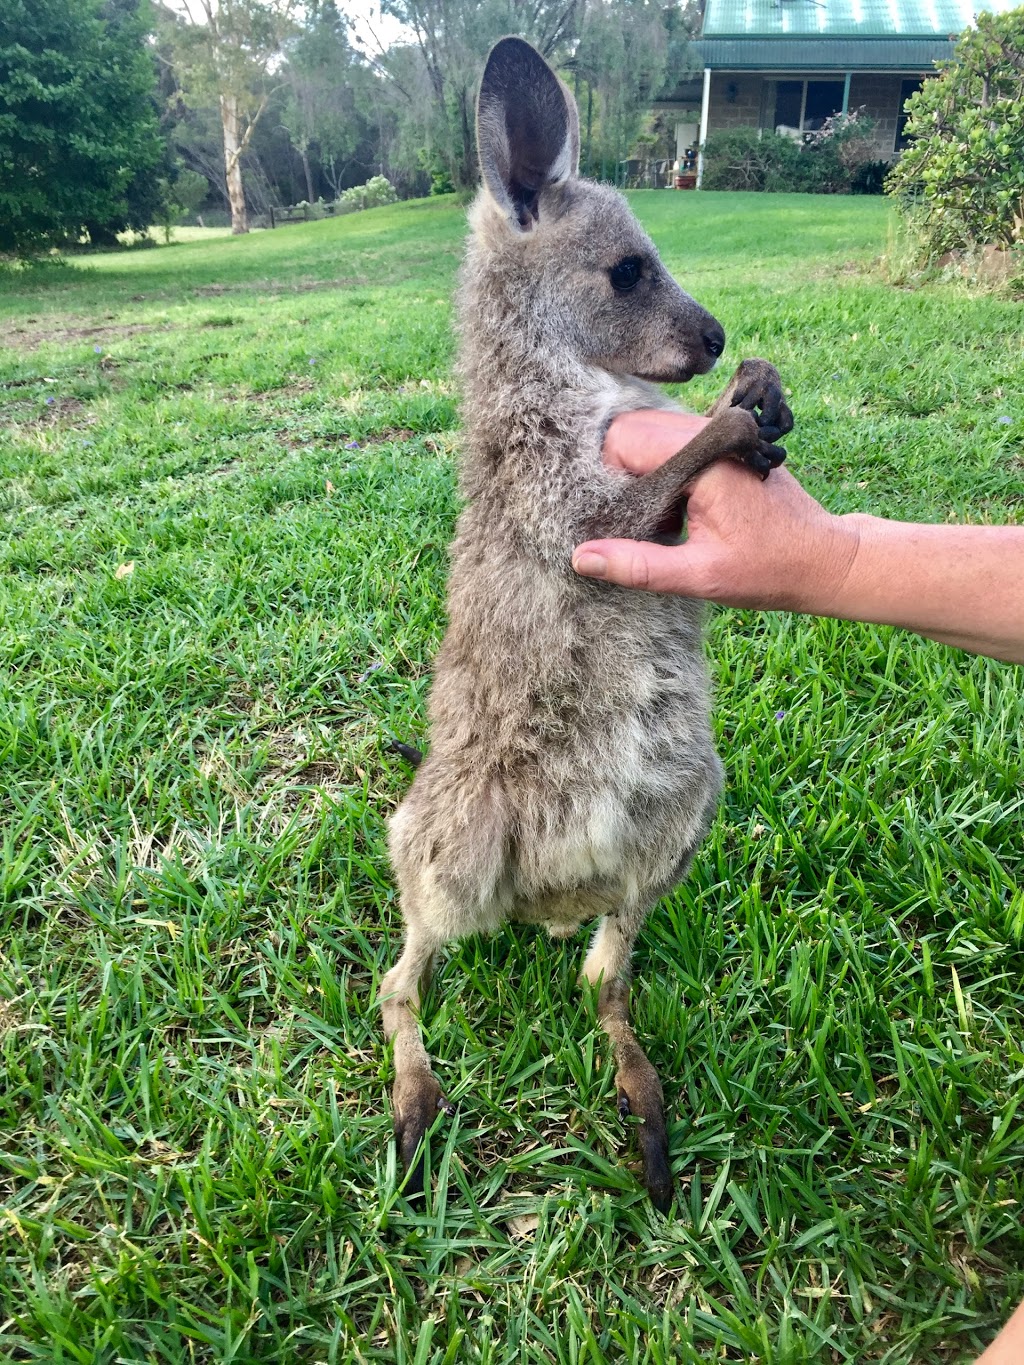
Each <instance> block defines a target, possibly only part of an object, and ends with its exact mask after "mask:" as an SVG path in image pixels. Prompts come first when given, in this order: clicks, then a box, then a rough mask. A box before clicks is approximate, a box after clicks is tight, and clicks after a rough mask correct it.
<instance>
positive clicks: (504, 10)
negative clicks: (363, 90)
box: [380, 0, 583, 187]
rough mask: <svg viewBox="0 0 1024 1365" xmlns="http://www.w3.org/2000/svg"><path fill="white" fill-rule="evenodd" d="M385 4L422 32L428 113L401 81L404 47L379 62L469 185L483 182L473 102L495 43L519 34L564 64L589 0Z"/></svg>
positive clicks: (456, 179) (418, 39)
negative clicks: (479, 177)
mask: <svg viewBox="0 0 1024 1365" xmlns="http://www.w3.org/2000/svg"><path fill="white" fill-rule="evenodd" d="M381 7H382V9H383V10H384V11H385V12H386V13H388V14H390V15H392V16H393V17H394V18H396V19H398V20H399V21H400V22H401V23H403V24H404V25H405V26H406V27H407V28H408V29H410V30H411V32H412V33H413V34H414V36H415V46H416V49H417V51H418V54H419V60H420V63H421V65H422V69H423V73H424V75H425V77H426V86H427V90H428V92H429V117H424V113H425V111H424V110H423V108H422V107H421V106H418V105H417V102H416V101H415V97H414V93H413V91H412V90H411V89H410V88H409V84H408V81H407V80H406V81H405V82H403V81H402V78H401V74H400V72H399V66H398V64H397V63H396V60H395V58H396V57H398V58H399V59H400V60H401V57H402V49H401V48H399V49H397V50H396V49H392V51H391V52H389V53H386V54H383V55H382V57H381V59H380V66H381V67H382V69H383V70H384V71H385V72H386V73H387V74H388V75H389V76H390V78H391V79H392V81H393V82H394V83H395V84H396V87H397V88H398V90H399V91H400V93H401V94H402V95H403V96H404V99H405V101H406V106H407V107H406V111H405V112H406V115H407V116H411V117H412V118H413V119H414V120H415V121H416V122H417V124H418V126H419V127H421V128H422V130H423V132H424V134H425V137H426V140H427V142H428V145H431V144H432V146H433V148H434V150H436V152H437V153H438V155H439V156H440V158H441V160H442V161H443V163H444V165H445V168H446V169H447V172H448V174H449V176H450V178H451V182H452V184H453V185H455V186H460V187H465V186H469V185H472V184H474V183H475V182H476V158H475V153H474V145H475V133H474V124H475V110H474V99H475V95H476V87H477V84H478V82H479V80H480V72H481V71H482V69H483V64H484V60H485V58H486V56H487V53H488V51H489V50H490V48H491V46H492V45H493V44H494V43H495V42H496V41H497V40H498V39H499V38H501V37H502V36H503V35H504V34H506V33H517V34H519V35H520V37H523V38H526V39H527V40H528V41H529V42H531V43H533V45H534V46H535V47H536V48H537V49H538V50H539V51H540V52H541V53H542V54H543V56H544V57H546V58H548V59H549V60H551V61H554V62H555V63H556V64H557V63H558V62H559V61H560V60H561V59H562V58H564V57H565V56H567V55H568V53H569V51H570V48H571V45H572V43H573V41H574V40H575V38H576V35H577V32H578V28H579V22H580V19H581V17H582V12H583V0H532V2H529V3H528V2H527V0H480V2H479V3H473V0H462V3H452V2H451V0H381Z"/></svg>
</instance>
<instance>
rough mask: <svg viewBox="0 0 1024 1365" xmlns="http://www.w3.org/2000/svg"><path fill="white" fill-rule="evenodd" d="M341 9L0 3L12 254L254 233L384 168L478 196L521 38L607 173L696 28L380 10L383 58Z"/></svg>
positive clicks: (536, 7) (626, 3) (601, 0)
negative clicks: (480, 171)
mask: <svg viewBox="0 0 1024 1365" xmlns="http://www.w3.org/2000/svg"><path fill="white" fill-rule="evenodd" d="M342 3H343V0H4V6H3V17H2V18H0V250H2V249H6V250H11V249H16V250H31V249H36V248H39V247H44V246H46V245H48V244H49V243H52V242H59V241H62V240H74V239H75V238H77V237H82V236H84V235H85V234H88V235H89V236H90V237H91V238H92V239H93V240H94V241H102V240H106V239H109V237H110V236H111V235H112V234H113V233H114V232H116V231H119V230H120V229H122V228H126V227H138V228H143V227H146V226H148V225H149V224H151V223H153V222H155V221H163V220H164V217H165V216H166V215H167V214H170V213H173V212H178V211H180V210H181V209H182V208H183V207H185V206H186V205H187V206H188V207H189V208H195V207H200V208H201V211H202V212H204V213H205V212H211V213H213V214H218V213H219V214H223V213H224V210H225V209H227V210H229V212H230V220H231V222H232V226H233V227H234V228H235V230H236V231H245V230H246V229H247V225H248V213H249V212H250V210H253V211H256V212H264V213H265V212H266V210H267V209H268V208H269V207H270V206H272V205H277V204H283V203H295V202H296V201H297V200H299V199H306V200H309V201H315V200H318V199H321V198H330V199H332V200H337V199H338V198H339V197H340V196H341V195H342V194H343V192H344V191H345V190H346V189H348V188H351V187H353V186H355V185H360V184H363V183H364V182H366V181H367V180H369V179H371V178H372V177H374V176H380V175H383V176H384V177H386V178H387V179H388V180H389V181H390V182H391V183H392V184H393V185H394V186H395V187H396V189H397V191H398V193H399V194H400V195H407V194H426V193H430V192H432V191H433V192H437V191H444V190H452V189H459V188H463V187H468V186H471V185H473V184H474V183H475V182H476V176H477V170H476V147H475V110H474V102H475V97H476V88H477V83H478V81H479V78H480V72H481V70H482V69H483V64H484V60H485V58H486V55H487V52H488V50H489V49H490V47H491V45H492V44H493V43H494V42H495V41H496V39H497V38H499V37H501V36H502V35H503V34H505V33H509V32H514V33H520V34H522V35H523V36H524V37H526V38H527V39H529V40H530V41H532V42H533V43H534V44H535V45H536V46H537V47H538V48H539V50H540V51H541V52H542V53H543V54H544V55H545V57H547V58H548V60H549V61H551V63H552V64H553V65H554V66H555V67H556V68H557V69H558V70H559V71H560V72H561V73H562V75H563V76H564V77H565V79H566V80H567V81H568V83H569V84H570V86H571V87H572V89H573V90H574V92H575V94H576V97H577V100H578V102H579V104H580V112H581V122H582V130H583V148H582V152H583V158H582V160H583V170H584V172H585V173H589V174H596V175H599V176H605V177H609V176H612V175H614V172H615V168H616V166H617V164H618V162H619V161H621V160H622V159H624V158H625V157H627V156H628V155H630V153H631V150H632V148H633V146H634V145H635V144H636V140H637V136H638V134H640V132H641V129H642V126H643V122H644V118H645V116H646V114H647V111H648V110H649V108H650V104H651V101H652V100H653V99H654V98H655V97H656V96H657V95H658V93H659V92H660V90H661V89H662V88H663V86H664V85H665V84H666V83H667V82H672V83H674V81H675V80H676V79H678V76H679V73H680V69H681V66H682V65H683V63H684V62H685V46H686V42H687V40H688V36H689V30H690V27H691V23H690V19H689V17H688V15H689V11H687V10H686V9H685V7H684V8H680V7H679V6H678V5H677V4H662V3H659V0H586V3H584V0H530V3H529V4H527V3H525V2H524V0H382V4H383V8H384V11H385V13H386V14H388V15H390V16H391V17H392V18H393V19H397V20H398V21H400V23H401V25H402V29H401V32H400V34H399V37H398V39H397V41H395V42H393V43H391V44H390V45H389V46H387V47H383V46H380V47H376V48H374V49H373V50H371V49H370V47H369V46H367V44H366V43H365V42H364V43H363V44H362V45H360V43H359V42H358V41H357V40H356V39H355V37H354V36H353V28H352V23H351V21H350V19H349V18H347V17H346V15H345V14H344V13H343V11H342V9H341V4H342ZM154 73H156V74H154ZM204 187H206V188H205V189H204ZM200 201H202V202H200ZM221 221H223V219H221Z"/></svg>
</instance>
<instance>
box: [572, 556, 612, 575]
mask: <svg viewBox="0 0 1024 1365" xmlns="http://www.w3.org/2000/svg"><path fill="white" fill-rule="evenodd" d="M572 567H573V568H574V569H575V570H576V572H577V573H581V574H584V575H585V576H586V577H587V578H603V577H604V574H605V570H606V569H607V568H608V561H607V559H605V557H604V555H599V554H597V553H595V551H593V550H584V551H583V553H582V554H578V555H576V556H575V558H574V559H573V561H572Z"/></svg>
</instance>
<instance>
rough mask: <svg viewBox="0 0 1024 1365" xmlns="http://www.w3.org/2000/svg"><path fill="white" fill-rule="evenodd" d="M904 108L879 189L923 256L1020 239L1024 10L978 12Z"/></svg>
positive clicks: (1023, 227) (1023, 215)
mask: <svg viewBox="0 0 1024 1365" xmlns="http://www.w3.org/2000/svg"><path fill="white" fill-rule="evenodd" d="M907 109H908V111H909V114H910V118H909V120H908V122H907V132H908V134H909V135H910V137H911V138H912V139H913V141H912V143H911V146H910V147H909V148H908V149H907V150H906V151H905V152H904V153H903V156H902V157H901V158H900V160H899V162H898V163H897V165H896V167H895V169H894V170H893V171H892V173H891V174H890V176H889V178H888V181H887V183H886V188H887V190H888V192H889V193H890V194H892V195H895V196H897V198H898V199H899V200H900V202H901V207H902V209H903V212H904V215H905V216H906V218H907V220H908V222H909V223H911V224H912V225H913V227H914V229H915V230H916V231H917V232H918V233H919V234H920V236H921V238H922V240H923V242H924V244H925V248H926V251H927V253H928V254H930V255H932V256H937V255H940V254H941V253H943V252H946V251H951V250H956V249H958V248H961V247H970V246H972V245H977V244H992V245H996V246H1004V247H1006V246H1010V245H1011V244H1013V243H1014V242H1019V241H1021V240H1022V239H1024V9H1017V10H1013V11H1012V12H1011V13H1009V14H999V15H993V14H987V13H982V14H979V15H978V21H977V28H975V29H966V30H965V31H964V32H963V33H962V34H961V35H960V37H959V39H958V40H957V45H956V49H955V54H954V58H953V60H952V61H951V62H946V63H943V65H942V66H941V67H940V70H939V74H938V75H937V76H935V77H934V78H933V79H931V80H928V81H925V83H924V86H923V87H922V88H921V89H920V90H919V91H918V92H917V94H915V95H914V96H912V98H911V99H910V101H909V102H908V105H907Z"/></svg>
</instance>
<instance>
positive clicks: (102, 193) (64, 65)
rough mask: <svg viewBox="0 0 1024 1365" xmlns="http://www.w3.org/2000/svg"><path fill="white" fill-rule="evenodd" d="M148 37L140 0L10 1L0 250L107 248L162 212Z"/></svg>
mask: <svg viewBox="0 0 1024 1365" xmlns="http://www.w3.org/2000/svg"><path fill="white" fill-rule="evenodd" d="M147 31H148V25H147V15H146V12H145V11H144V10H143V9H142V8H141V7H140V5H139V3H138V0H5V5H4V11H3V17H2V18H0V250H3V251H17V252H20V253H27V252H31V251H35V250H39V249H41V248H43V247H46V246H49V245H52V244H54V243H59V242H61V241H64V240H67V239H69V238H71V239H75V238H79V237H81V236H82V235H83V234H84V233H85V232H89V233H90V234H91V235H92V237H93V239H94V240H104V239H107V238H109V237H111V236H112V235H113V234H114V233H115V232H117V231H120V230H122V229H125V228H146V227H148V226H149V225H150V223H151V222H153V221H154V219H155V218H156V217H157V216H158V215H159V189H158V178H159V177H158V172H159V168H160V166H161V164H162V161H163V158H164V156H165V154H166V146H165V143H164V140H163V139H162V138H161V136H160V129H159V118H158V113H157V106H156V101H155V74H154V68H153V62H152V58H151V56H150V54H149V52H148V51H147V48H146V43H145V40H146V34H147Z"/></svg>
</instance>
